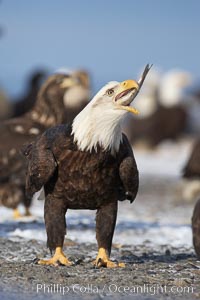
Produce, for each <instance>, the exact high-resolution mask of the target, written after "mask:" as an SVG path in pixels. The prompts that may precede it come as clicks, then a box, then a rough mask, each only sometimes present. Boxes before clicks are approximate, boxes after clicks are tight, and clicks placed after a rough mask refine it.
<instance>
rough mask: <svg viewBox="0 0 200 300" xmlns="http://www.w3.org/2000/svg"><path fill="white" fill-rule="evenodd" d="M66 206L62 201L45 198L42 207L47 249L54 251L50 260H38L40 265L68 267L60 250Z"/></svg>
mask: <svg viewBox="0 0 200 300" xmlns="http://www.w3.org/2000/svg"><path fill="white" fill-rule="evenodd" d="M66 210H67V209H66V205H65V203H64V201H62V199H57V198H54V197H52V196H49V195H48V196H47V197H46V199H45V206H44V219H45V226H46V231H47V247H48V248H49V249H50V251H51V252H52V251H54V250H55V254H54V256H53V257H52V258H51V259H48V260H43V259H41V260H39V261H38V264H40V265H54V266H57V265H58V263H61V264H62V265H66V266H69V265H71V262H70V261H69V260H68V259H67V257H66V256H65V255H64V253H63V251H62V248H63V243H64V238H65V234H66V220H65V214H66Z"/></svg>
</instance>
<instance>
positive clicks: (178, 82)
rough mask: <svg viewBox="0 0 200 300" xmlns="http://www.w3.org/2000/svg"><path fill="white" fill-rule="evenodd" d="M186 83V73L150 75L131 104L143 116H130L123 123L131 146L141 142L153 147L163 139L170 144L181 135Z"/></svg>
mask: <svg viewBox="0 0 200 300" xmlns="http://www.w3.org/2000/svg"><path fill="white" fill-rule="evenodd" d="M190 82H191V78H190V76H189V74H188V73H186V72H180V71H176V70H173V71H171V72H168V73H166V74H164V75H161V74H160V73H159V72H156V71H154V72H151V74H150V76H149V77H148V78H147V81H146V84H145V88H144V89H143V90H142V92H141V94H140V95H139V97H138V98H137V100H136V103H135V106H136V107H137V108H138V109H139V110H141V111H142V112H144V113H143V114H142V115H141V116H139V118H135V117H134V116H132V115H130V116H129V118H127V119H126V122H125V123H124V132H125V133H126V134H127V136H128V138H129V140H130V142H131V144H135V143H137V142H138V141H139V142H141V141H142V142H145V144H147V145H148V146H150V147H155V146H157V145H159V144H160V143H161V142H163V141H165V140H171V141H174V140H176V139H177V138H179V137H180V136H181V134H183V133H184V132H185V130H186V128H187V122H188V119H189V113H188V108H187V107H186V105H185V101H186V99H185V98H186V96H185V94H184V92H183V90H184V88H186V87H187V86H188V85H189V84H190ZM169 120H170V122H169Z"/></svg>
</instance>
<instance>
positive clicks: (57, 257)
mask: <svg viewBox="0 0 200 300" xmlns="http://www.w3.org/2000/svg"><path fill="white" fill-rule="evenodd" d="M58 263H61V264H62V265H65V266H71V265H72V263H71V262H70V261H69V260H68V259H67V257H66V256H65V255H64V253H63V251H62V247H56V251H55V254H54V256H53V257H52V258H50V259H48V260H43V259H40V260H39V261H38V264H39V265H53V266H58Z"/></svg>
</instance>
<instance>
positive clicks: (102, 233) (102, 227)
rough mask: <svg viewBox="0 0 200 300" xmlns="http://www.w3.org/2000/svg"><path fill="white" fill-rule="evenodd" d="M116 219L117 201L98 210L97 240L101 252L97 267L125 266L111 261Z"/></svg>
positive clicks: (96, 262) (96, 261)
mask: <svg viewBox="0 0 200 300" xmlns="http://www.w3.org/2000/svg"><path fill="white" fill-rule="evenodd" d="M116 218H117V201H116V202H112V203H109V204H107V205H104V206H102V207H101V208H99V209H98V210H97V215H96V238H97V243H98V249H99V251H98V255H97V258H96V260H95V266H96V267H106V268H116V267H124V266H125V265H124V264H123V263H114V262H112V261H111V260H110V253H111V247H112V238H113V233H114V229H115V224H116Z"/></svg>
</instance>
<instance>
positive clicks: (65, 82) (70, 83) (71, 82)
mask: <svg viewBox="0 0 200 300" xmlns="http://www.w3.org/2000/svg"><path fill="white" fill-rule="evenodd" d="M76 84H77V80H76V79H75V78H72V77H69V78H65V79H64V80H63V81H62V83H61V84H60V87H61V88H63V89H66V88H69V87H72V86H74V85H76Z"/></svg>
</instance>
